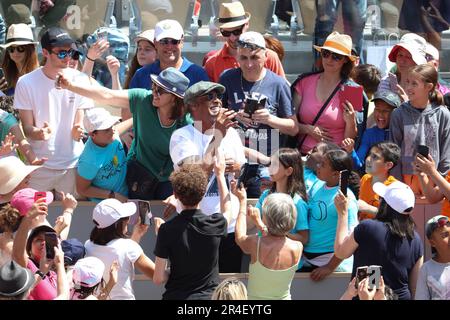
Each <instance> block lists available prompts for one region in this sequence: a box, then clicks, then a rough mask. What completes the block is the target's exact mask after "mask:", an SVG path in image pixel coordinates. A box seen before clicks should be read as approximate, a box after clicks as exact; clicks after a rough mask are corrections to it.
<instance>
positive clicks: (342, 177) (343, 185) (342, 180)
mask: <svg viewBox="0 0 450 320" xmlns="http://www.w3.org/2000/svg"><path fill="white" fill-rule="evenodd" d="M349 177H350V171H348V170H342V171H340V172H339V187H340V189H341V192H342V193H343V194H344V196H347V188H348V178H349Z"/></svg>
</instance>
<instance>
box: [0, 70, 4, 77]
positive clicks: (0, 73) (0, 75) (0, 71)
mask: <svg viewBox="0 0 450 320" xmlns="http://www.w3.org/2000/svg"><path fill="white" fill-rule="evenodd" d="M4 77H5V71H3V68H0V79H1V78H4Z"/></svg>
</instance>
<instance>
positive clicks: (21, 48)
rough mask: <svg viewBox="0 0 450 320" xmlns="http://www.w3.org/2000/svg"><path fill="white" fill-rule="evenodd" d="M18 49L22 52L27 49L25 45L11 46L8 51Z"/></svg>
mask: <svg viewBox="0 0 450 320" xmlns="http://www.w3.org/2000/svg"><path fill="white" fill-rule="evenodd" d="M16 50H17V52H20V53H22V52H24V51H25V48H24V47H23V46H17V47H9V48H8V52H9V53H13V52H14V51H16Z"/></svg>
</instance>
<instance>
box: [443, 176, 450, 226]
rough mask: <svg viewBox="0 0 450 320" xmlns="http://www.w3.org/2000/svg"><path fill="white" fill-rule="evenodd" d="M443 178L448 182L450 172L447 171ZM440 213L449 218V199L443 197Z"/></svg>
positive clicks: (449, 180)
mask: <svg viewBox="0 0 450 320" xmlns="http://www.w3.org/2000/svg"><path fill="white" fill-rule="evenodd" d="M445 179H446V180H447V182H448V183H450V172H449V173H447V177H446V178H445ZM442 215H444V216H447V217H449V218H450V199H447V198H444V202H442Z"/></svg>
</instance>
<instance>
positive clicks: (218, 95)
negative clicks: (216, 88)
mask: <svg viewBox="0 0 450 320" xmlns="http://www.w3.org/2000/svg"><path fill="white" fill-rule="evenodd" d="M202 97H207V98H208V100H209V101H212V100H216V99H219V100H222V98H223V94H222V93H219V92H208V94H205V95H203V96H202Z"/></svg>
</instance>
